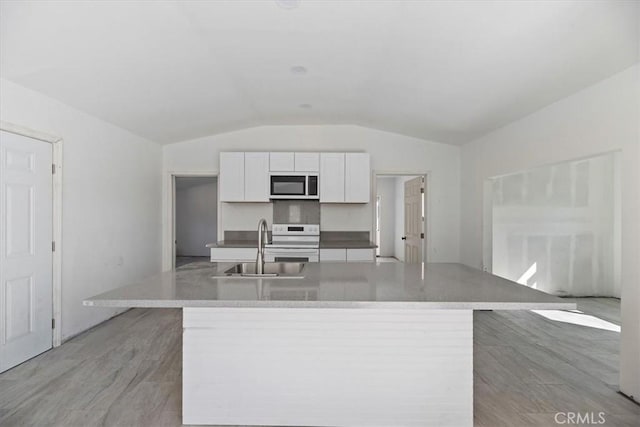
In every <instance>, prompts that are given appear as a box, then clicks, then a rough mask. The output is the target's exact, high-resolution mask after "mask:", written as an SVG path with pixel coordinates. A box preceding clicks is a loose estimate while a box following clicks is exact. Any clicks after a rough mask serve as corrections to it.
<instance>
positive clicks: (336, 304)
mask: <svg viewBox="0 0 640 427" xmlns="http://www.w3.org/2000/svg"><path fill="white" fill-rule="evenodd" d="M82 305H84V306H87V307H120V308H194V307H210V308H276V309H278V308H279V309H288V308H292V309H295V308H333V309H398V310H407V309H410V310H575V309H576V308H577V306H576V303H573V302H539V303H535V302H437V301H427V302H415V301H407V302H402V301H389V302H385V301H382V302H381V301H322V302H318V301H273V300H271V301H242V300H229V301H218V300H136V299H129V300H119V299H104V300H92V299H88V300H84V301H83V302H82Z"/></svg>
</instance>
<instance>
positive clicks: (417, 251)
mask: <svg viewBox="0 0 640 427" xmlns="http://www.w3.org/2000/svg"><path fill="white" fill-rule="evenodd" d="M423 188H424V183H423V178H422V177H418V178H414V179H412V180H409V181H407V182H405V183H404V235H405V241H404V262H406V263H412V264H415V263H420V262H422V242H423V238H422V232H423V231H422V230H423V225H422V223H423V218H422V206H423V200H422V192H423Z"/></svg>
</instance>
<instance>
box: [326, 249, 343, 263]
mask: <svg viewBox="0 0 640 427" xmlns="http://www.w3.org/2000/svg"><path fill="white" fill-rule="evenodd" d="M346 261H347V250H346V249H320V262H346Z"/></svg>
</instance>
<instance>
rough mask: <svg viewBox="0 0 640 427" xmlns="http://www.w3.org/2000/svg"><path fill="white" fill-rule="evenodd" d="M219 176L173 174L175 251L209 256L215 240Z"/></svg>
mask: <svg viewBox="0 0 640 427" xmlns="http://www.w3.org/2000/svg"><path fill="white" fill-rule="evenodd" d="M217 236H218V178H215V177H211V178H209V177H198V178H192V177H188V178H187V177H185V178H180V177H177V178H176V241H177V246H176V255H178V256H209V254H210V249H208V248H207V247H205V245H206V244H207V243H212V242H217V241H218V238H217Z"/></svg>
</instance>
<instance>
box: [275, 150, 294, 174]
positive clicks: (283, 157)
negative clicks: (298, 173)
mask: <svg viewBox="0 0 640 427" xmlns="http://www.w3.org/2000/svg"><path fill="white" fill-rule="evenodd" d="M294 165H295V161H294V156H293V153H269V170H270V171H273V172H293V170H294Z"/></svg>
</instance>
